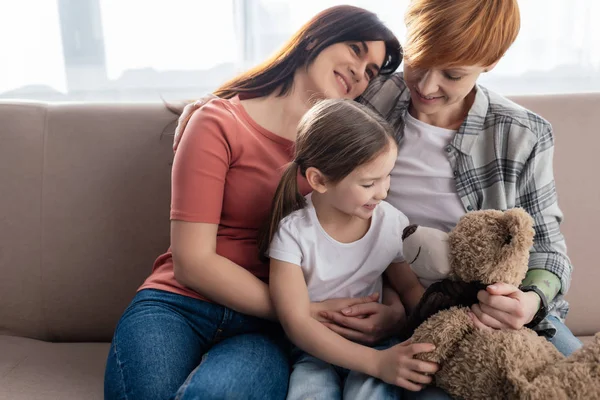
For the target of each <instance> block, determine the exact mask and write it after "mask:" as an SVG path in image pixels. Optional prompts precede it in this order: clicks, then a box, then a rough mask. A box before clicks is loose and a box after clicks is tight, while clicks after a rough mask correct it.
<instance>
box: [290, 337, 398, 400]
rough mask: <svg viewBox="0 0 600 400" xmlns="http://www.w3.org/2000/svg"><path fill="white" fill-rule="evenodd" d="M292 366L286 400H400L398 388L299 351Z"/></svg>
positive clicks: (388, 343)
mask: <svg viewBox="0 0 600 400" xmlns="http://www.w3.org/2000/svg"><path fill="white" fill-rule="evenodd" d="M397 343H398V342H397V341H395V340H390V341H388V342H386V343H384V344H381V345H378V346H375V348H376V349H386V348H388V347H391V346H393V345H394V344H397ZM292 362H293V366H292V374H291V376H290V387H289V391H288V395H287V400H305V399H311V400H319V399H322V400H330V399H331V400H335V399H339V400H341V399H344V400H363V399H377V400H398V399H400V394H401V389H400V388H398V387H397V386H394V385H389V384H387V383H385V382H383V381H381V380H379V379H377V378H373V377H372V376H369V375H365V374H362V373H360V372H355V371H349V370H347V369H345V368H341V367H337V366H335V365H332V364H329V363H327V362H325V361H322V360H320V359H318V358H316V357H313V356H311V355H310V354H308V353H306V352H304V351H302V350H300V349H299V348H294V349H293V350H292Z"/></svg>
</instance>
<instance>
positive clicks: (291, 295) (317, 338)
mask: <svg viewBox="0 0 600 400" xmlns="http://www.w3.org/2000/svg"><path fill="white" fill-rule="evenodd" d="M269 289H270V292H271V299H272V301H273V305H274V306H275V311H276V312H277V315H278V317H279V321H280V322H281V325H282V326H283V328H284V330H285V332H286V334H287V335H288V337H289V338H290V340H291V341H292V342H293V343H294V344H295V345H296V346H298V347H300V348H301V349H302V350H304V351H306V352H307V353H309V354H311V355H313V356H315V357H317V358H319V359H321V360H323V361H326V362H328V363H331V364H335V365H339V366H341V367H343V368H348V369H350V370H353V371H359V372H363V373H365V374H368V375H372V376H376V375H377V373H378V371H377V350H374V349H371V348H369V347H366V346H362V345H360V344H357V343H354V342H351V341H349V340H347V339H344V338H343V337H342V336H340V335H338V334H337V333H335V332H333V331H331V330H330V329H329V328H327V327H325V326H324V325H323V324H321V323H320V322H318V321H317V320H316V319H314V318H312V317H311V314H310V299H309V297H308V289H307V288H306V282H305V281H304V275H303V273H302V269H301V268H300V267H299V266H298V265H294V264H291V263H287V262H284V261H279V260H276V259H273V258H272V259H271V271H270V274H269Z"/></svg>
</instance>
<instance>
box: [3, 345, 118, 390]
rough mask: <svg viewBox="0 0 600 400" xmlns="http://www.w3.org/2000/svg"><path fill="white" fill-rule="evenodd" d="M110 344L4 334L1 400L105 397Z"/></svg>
mask: <svg viewBox="0 0 600 400" xmlns="http://www.w3.org/2000/svg"><path fill="white" fill-rule="evenodd" d="M109 347H110V344H108V343H48V342H43V341H39V340H34V339H26V338H19V337H16V336H2V335H0V354H1V355H2V356H1V357H0V400H37V399H61V400H69V399H77V400H80V399H86V400H93V399H98V400H101V399H102V398H103V397H104V396H103V392H104V391H103V387H104V367H105V365H106V357H107V355H108V349H109Z"/></svg>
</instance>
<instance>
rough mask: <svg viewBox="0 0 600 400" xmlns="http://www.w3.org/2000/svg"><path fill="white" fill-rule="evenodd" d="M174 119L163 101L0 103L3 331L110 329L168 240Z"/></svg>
mask: <svg viewBox="0 0 600 400" xmlns="http://www.w3.org/2000/svg"><path fill="white" fill-rule="evenodd" d="M174 119H175V117H174V115H173V114H171V113H169V112H168V111H166V110H165V108H164V107H163V106H162V105H160V104H156V105H121V104H119V105H101V104H96V105H90V104H52V105H44V104H32V103H6V102H4V103H2V104H0V143H1V145H0V182H1V183H2V194H1V195H0V199H1V200H0V224H1V227H2V229H1V230H0V273H1V275H0V276H1V278H0V298H1V300H0V333H8V334H15V335H23V336H28V337H33V338H39V339H44V340H49V341H109V340H110V337H111V336H112V332H113V329H114V327H115V323H116V321H117V320H118V318H119V315H120V314H121V313H122V312H123V310H124V307H125V306H126V304H127V303H128V302H129V301H130V300H131V298H132V296H133V294H134V293H135V290H136V288H137V287H138V286H139V285H140V284H141V282H142V281H143V279H144V278H145V277H146V276H147V275H148V274H149V272H150V271H151V268H152V263H153V261H154V258H155V257H156V256H157V255H158V254H160V253H161V252H164V251H165V250H166V249H167V247H168V245H169V203H170V186H169V185H170V163H171V161H172V155H173V151H172V147H171V146H172V141H173V138H172V136H168V135H165V134H163V130H164V129H165V128H167V130H170V131H172V130H173V129H172V128H173V125H172V124H171V126H169V123H170V122H171V121H173V120H174ZM169 128H170V129H169Z"/></svg>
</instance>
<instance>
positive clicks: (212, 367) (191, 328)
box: [104, 289, 289, 400]
mask: <svg viewBox="0 0 600 400" xmlns="http://www.w3.org/2000/svg"><path fill="white" fill-rule="evenodd" d="M288 353H289V342H288V341H287V340H286V339H285V335H284V333H283V330H282V329H281V327H280V326H279V325H277V324H274V323H272V322H269V321H265V320H262V319H260V318H255V317H251V316H248V315H244V314H240V313H237V312H235V311H232V310H231V309H229V308H227V307H223V306H221V305H218V304H213V303H209V302H206V301H202V300H197V299H193V298H190V297H186V296H181V295H178V294H174V293H169V292H165V291H161V290H153V289H145V290H142V291H140V292H138V293H137V294H136V296H135V298H134V299H133V301H132V302H131V304H130V305H129V307H128V308H127V309H126V310H125V313H124V314H123V316H122V317H121V320H120V321H119V324H118V325H117V328H116V331H115V334H114V337H113V341H112V344H111V347H110V352H109V354H108V360H107V364H106V372H105V376H104V397H105V399H107V400H112V399H144V400H152V399H161V400H164V399H285V396H286V392H287V386H288V377H289V357H288Z"/></svg>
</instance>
